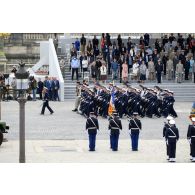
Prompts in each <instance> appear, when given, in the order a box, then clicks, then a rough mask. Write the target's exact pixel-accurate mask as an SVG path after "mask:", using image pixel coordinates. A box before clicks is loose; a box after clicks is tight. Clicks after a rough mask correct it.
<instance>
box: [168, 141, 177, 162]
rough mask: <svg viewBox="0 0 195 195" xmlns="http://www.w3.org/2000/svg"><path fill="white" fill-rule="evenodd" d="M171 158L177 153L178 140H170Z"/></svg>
mask: <svg viewBox="0 0 195 195" xmlns="http://www.w3.org/2000/svg"><path fill="white" fill-rule="evenodd" d="M168 148H169V158H175V153H176V141H171V142H170V141H169V142H168Z"/></svg>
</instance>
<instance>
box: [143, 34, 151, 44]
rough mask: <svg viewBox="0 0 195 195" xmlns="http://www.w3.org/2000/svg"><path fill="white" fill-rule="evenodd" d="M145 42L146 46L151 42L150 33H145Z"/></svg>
mask: <svg viewBox="0 0 195 195" xmlns="http://www.w3.org/2000/svg"><path fill="white" fill-rule="evenodd" d="M144 43H145V46H149V43H150V35H149V34H148V33H145V34H144Z"/></svg>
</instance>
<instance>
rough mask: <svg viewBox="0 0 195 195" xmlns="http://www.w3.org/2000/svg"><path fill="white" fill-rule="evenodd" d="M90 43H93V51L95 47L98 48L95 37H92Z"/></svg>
mask: <svg viewBox="0 0 195 195" xmlns="http://www.w3.org/2000/svg"><path fill="white" fill-rule="evenodd" d="M92 43H93V49H95V48H96V47H97V48H98V46H99V41H98V39H97V38H96V35H94V38H93V40H92Z"/></svg>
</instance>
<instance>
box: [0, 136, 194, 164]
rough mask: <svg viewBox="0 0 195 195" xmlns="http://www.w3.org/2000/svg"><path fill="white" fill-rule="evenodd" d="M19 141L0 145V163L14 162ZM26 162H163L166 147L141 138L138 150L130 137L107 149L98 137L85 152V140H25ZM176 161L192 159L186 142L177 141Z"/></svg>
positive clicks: (159, 142) (159, 141) (17, 152)
mask: <svg viewBox="0 0 195 195" xmlns="http://www.w3.org/2000/svg"><path fill="white" fill-rule="evenodd" d="M18 159H19V143H18V141H16V140H11V141H8V142H5V143H3V145H2V146H1V147H0V163H2V162H4V163H17V162H18ZM26 162H28V163H44V162H47V163H61V162H62V163H68V162H71V163H131V162H132V163H136V162H137V163H166V162H167V160H166V146H165V142H164V141H163V140H140V142H139V151H137V152H133V151H131V148H130V139H129V140H124V139H121V140H119V151H117V152H113V151H111V150H110V149H109V141H108V140H99V139H98V140H97V142H96V151H95V152H89V151H88V141H87V140H36V141H35V140H28V141H26ZM176 162H177V163H184V162H185V163H188V162H191V161H190V159H189V143H188V142H187V140H184V139H182V140H179V141H178V143H177V153H176Z"/></svg>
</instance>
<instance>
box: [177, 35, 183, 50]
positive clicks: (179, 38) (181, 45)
mask: <svg viewBox="0 0 195 195" xmlns="http://www.w3.org/2000/svg"><path fill="white" fill-rule="evenodd" d="M177 42H178V43H179V46H180V47H181V49H184V39H183V37H182V35H180V34H179V35H178V40H177Z"/></svg>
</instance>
